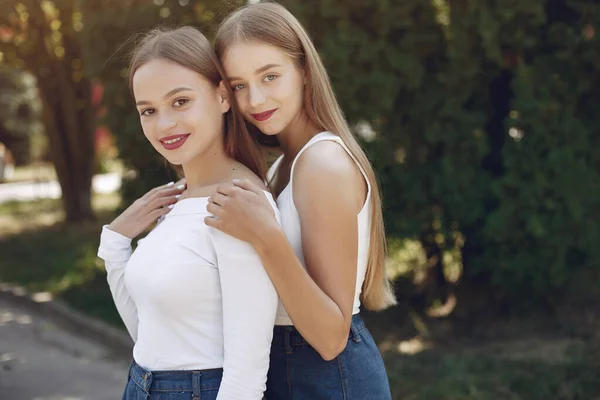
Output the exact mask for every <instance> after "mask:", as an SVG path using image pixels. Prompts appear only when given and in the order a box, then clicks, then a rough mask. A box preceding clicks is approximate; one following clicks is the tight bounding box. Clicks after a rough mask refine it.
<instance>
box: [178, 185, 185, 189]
mask: <svg viewBox="0 0 600 400" xmlns="http://www.w3.org/2000/svg"><path fill="white" fill-rule="evenodd" d="M177 189H179V190H183V189H185V185H179V186H177Z"/></svg>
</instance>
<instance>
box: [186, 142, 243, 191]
mask: <svg viewBox="0 0 600 400" xmlns="http://www.w3.org/2000/svg"><path fill="white" fill-rule="evenodd" d="M235 163H236V162H235V160H233V159H232V158H230V157H229V156H228V155H227V153H226V152H225V146H224V143H223V142H222V141H221V140H218V141H216V143H215V145H213V146H212V147H209V148H208V149H206V151H204V152H203V153H201V154H199V155H198V156H197V157H196V158H194V159H192V160H190V161H189V162H187V163H185V164H183V165H182V167H183V172H184V174H185V179H186V182H187V187H188V189H195V188H200V187H203V186H209V185H214V184H216V183H219V182H223V181H227V180H230V179H231V176H232V175H231V174H232V171H233V167H234V165H235Z"/></svg>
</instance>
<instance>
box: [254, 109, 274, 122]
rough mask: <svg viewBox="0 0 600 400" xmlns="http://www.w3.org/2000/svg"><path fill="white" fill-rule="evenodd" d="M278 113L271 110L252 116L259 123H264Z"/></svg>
mask: <svg viewBox="0 0 600 400" xmlns="http://www.w3.org/2000/svg"><path fill="white" fill-rule="evenodd" d="M275 111H277V109H276V108H275V109H273V110H269V111H265V112H261V113H258V114H252V116H253V117H254V119H255V120H257V121H258V122H263V121H266V120H268V119H269V118H271V115H273V113H274V112H275Z"/></svg>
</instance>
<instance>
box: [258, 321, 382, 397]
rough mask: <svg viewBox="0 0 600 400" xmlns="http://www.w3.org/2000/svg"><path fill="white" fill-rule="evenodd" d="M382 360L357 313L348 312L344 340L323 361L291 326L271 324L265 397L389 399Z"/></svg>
mask: <svg viewBox="0 0 600 400" xmlns="http://www.w3.org/2000/svg"><path fill="white" fill-rule="evenodd" d="M391 398H392V395H391V393H390V386H389V382H388V378H387V374H386V372H385V366H384V365H383V360H382V358H381V354H380V353H379V349H378V348H377V345H376V344H375V341H374V340H373V337H372V336H371V334H370V333H369V331H368V330H367V328H366V326H365V324H364V322H363V320H362V318H361V317H360V316H359V315H358V314H357V315H354V316H353V317H352V325H351V328H350V335H349V337H348V343H347V345H346V348H345V349H344V351H343V352H342V353H341V354H340V355H339V356H338V357H336V358H335V359H333V360H331V361H325V360H323V358H321V356H320V355H319V353H317V351H316V350H315V349H313V348H312V347H311V346H310V345H309V344H308V343H307V342H306V340H304V338H303V337H302V336H301V335H300V333H299V332H298V331H297V330H296V329H295V328H294V327H292V326H276V327H275V331H274V335H273V342H272V345H271V364H270V367H269V375H268V378H267V391H266V399H267V400H391Z"/></svg>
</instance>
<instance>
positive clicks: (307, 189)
mask: <svg viewBox="0 0 600 400" xmlns="http://www.w3.org/2000/svg"><path fill="white" fill-rule="evenodd" d="M293 178H294V197H295V199H298V200H300V201H302V200H301V199H299V198H298V197H307V198H306V199H305V200H306V201H309V202H311V203H312V201H311V199H309V198H308V197H311V198H314V197H313V196H315V195H317V196H321V200H320V201H323V200H324V199H328V200H331V201H333V202H336V201H337V202H339V201H340V200H342V199H344V200H350V201H351V202H352V203H354V204H355V205H356V207H357V209H360V208H361V207H362V204H363V203H364V199H365V196H366V187H367V186H366V182H365V180H364V178H363V176H362V173H361V172H360V169H359V168H358V165H357V164H356V162H354V160H353V159H352V157H351V156H350V154H348V152H346V150H345V149H344V148H343V147H342V146H341V145H340V144H339V143H337V142H334V141H331V140H324V141H321V142H317V143H315V144H313V145H311V146H310V147H309V148H307V149H306V150H305V151H304V152H303V153H302V154H301V155H300V156H299V157H298V159H297V161H296V166H295V167H294V177H293ZM298 187H302V190H298ZM342 193H344V194H346V195H344V196H341V194H342ZM297 194H300V196H297ZM348 194H349V196H348ZM351 199H353V200H351Z"/></svg>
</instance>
